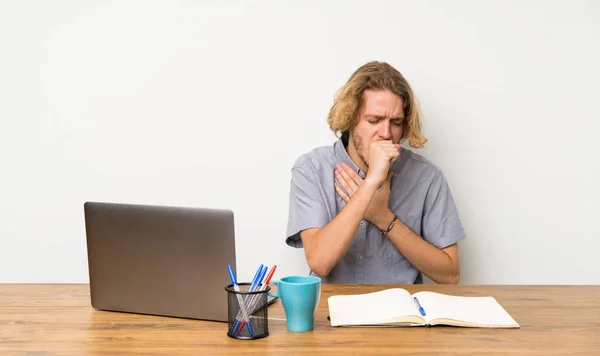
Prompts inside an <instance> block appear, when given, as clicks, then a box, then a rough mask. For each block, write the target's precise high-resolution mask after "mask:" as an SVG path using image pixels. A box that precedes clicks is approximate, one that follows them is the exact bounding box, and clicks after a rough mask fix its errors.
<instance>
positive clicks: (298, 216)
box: [285, 167, 333, 248]
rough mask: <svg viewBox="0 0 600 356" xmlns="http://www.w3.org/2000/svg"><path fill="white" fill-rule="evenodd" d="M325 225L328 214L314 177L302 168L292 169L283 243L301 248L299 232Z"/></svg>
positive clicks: (327, 221) (327, 220)
mask: <svg viewBox="0 0 600 356" xmlns="http://www.w3.org/2000/svg"><path fill="white" fill-rule="evenodd" d="M332 184H333V183H332ZM327 223H329V214H328V212H327V207H326V205H325V201H324V199H323V196H322V194H321V191H320V189H319V185H318V182H317V181H316V179H315V176H314V175H311V174H310V171H307V170H306V169H304V168H302V167H294V168H293V169H292V179H291V184H290V207H289V216H288V224H287V234H286V241H285V242H286V243H287V244H288V245H289V246H291V247H296V248H302V247H303V246H302V240H301V239H300V232H301V231H302V230H306V229H309V228H322V227H324V226H325V225H327Z"/></svg>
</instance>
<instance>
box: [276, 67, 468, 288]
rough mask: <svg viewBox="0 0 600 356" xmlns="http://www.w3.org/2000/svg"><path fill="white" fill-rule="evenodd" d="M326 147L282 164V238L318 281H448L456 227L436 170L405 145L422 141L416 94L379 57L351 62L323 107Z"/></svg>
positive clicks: (455, 263) (458, 233)
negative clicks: (354, 66)
mask: <svg viewBox="0 0 600 356" xmlns="http://www.w3.org/2000/svg"><path fill="white" fill-rule="evenodd" d="M328 123H329V126H330V128H331V129H332V130H333V131H334V132H336V133H341V138H340V139H339V140H338V141H337V142H335V143H334V145H333V146H328V147H320V148H316V149H314V150H312V151H311V152H308V153H306V154H304V155H302V156H301V157H300V158H299V159H298V160H297V161H296V162H295V164H294V166H293V168H292V180H291V189H290V211H289V221H288V231H287V239H286V243H287V244H288V245H289V246H292V247H296V248H302V247H304V250H305V254H306V261H307V263H308V265H309V267H310V269H311V274H313V275H317V276H319V277H321V278H322V279H323V282H324V283H347V284H378V283H388V284H408V283H422V275H423V274H425V275H426V276H427V277H429V278H430V279H431V280H433V281H434V282H436V283H458V281H459V278H460V265H459V257H458V245H457V242H458V241H460V240H462V239H464V238H465V237H466V236H465V234H464V231H463V228H462V225H461V222H460V219H459V216H458V213H457V210H456V207H455V205H454V201H453V198H452V195H451V193H450V189H449V187H448V185H447V182H446V180H445V179H444V176H443V174H442V172H441V171H440V170H439V169H438V168H436V167H435V166H434V165H432V164H431V163H430V162H429V161H427V160H426V159H424V158H423V157H422V156H420V155H418V154H416V153H414V152H412V151H410V150H405V149H400V143H401V142H403V141H405V140H407V141H408V143H409V145H410V146H411V147H413V148H421V147H423V145H424V144H425V143H426V141H427V140H426V139H425V137H423V135H422V133H421V119H420V115H419V109H418V107H417V101H416V99H415V96H414V94H413V91H412V89H411V87H410V86H409V84H408V83H407V81H406V80H405V78H404V77H403V76H402V74H400V72H398V71H397V70H396V69H395V68H393V67H392V66H390V65H389V64H387V63H381V62H370V63H367V64H365V65H363V66H362V67H360V68H359V69H358V70H357V71H356V72H355V73H354V74H352V76H351V77H350V78H349V80H348V81H347V82H346V84H345V86H344V87H343V88H341V90H340V91H339V92H338V95H337V97H336V99H335V102H334V104H333V106H332V108H331V110H330V112H329V116H328Z"/></svg>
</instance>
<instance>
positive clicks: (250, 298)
mask: <svg viewBox="0 0 600 356" xmlns="http://www.w3.org/2000/svg"><path fill="white" fill-rule="evenodd" d="M267 269H268V267H267V266H263V265H262V264H261V265H260V267H259V271H260V272H258V275H257V276H254V277H255V278H254V279H253V280H252V284H251V285H250V290H249V291H250V292H255V291H256V289H257V288H258V286H260V284H261V283H262V280H263V278H264V277H265V274H266V273H267ZM256 297H257V296H256V295H248V296H246V298H245V299H246V302H247V303H246V305H245V306H246V307H249V306H250V305H252V301H253V300H254V299H255V298H256ZM236 319H241V318H240V313H239V312H238V315H237V316H236ZM244 319H246V318H244ZM247 320H248V322H249V321H250V319H247ZM244 325H246V320H242V323H241V324H240V326H239V330H238V331H237V332H241V331H242V329H244ZM233 330H234V333H235V332H236V329H235V325H234V329H233Z"/></svg>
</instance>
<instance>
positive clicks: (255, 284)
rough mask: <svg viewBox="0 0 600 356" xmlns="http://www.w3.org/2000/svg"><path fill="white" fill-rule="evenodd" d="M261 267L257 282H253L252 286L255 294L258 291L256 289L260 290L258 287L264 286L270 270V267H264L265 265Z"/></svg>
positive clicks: (251, 289) (251, 288)
mask: <svg viewBox="0 0 600 356" xmlns="http://www.w3.org/2000/svg"><path fill="white" fill-rule="evenodd" d="M261 266H262V268H261V270H260V273H259V275H258V278H257V279H256V280H254V281H253V282H252V285H251V286H250V291H251V292H254V291H255V290H256V288H258V286H260V285H261V284H262V281H263V279H265V276H266V275H267V270H268V269H269V267H267V266H263V265H261Z"/></svg>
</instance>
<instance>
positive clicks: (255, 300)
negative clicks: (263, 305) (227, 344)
mask: <svg viewBox="0 0 600 356" xmlns="http://www.w3.org/2000/svg"><path fill="white" fill-rule="evenodd" d="M275 269H277V265H273V268H271V270H270V271H269V273H267V277H266V278H265V281H264V282H263V283H262V285H261V286H260V287H258V288H257V291H263V290H265V289H267V286H268V285H269V282H270V281H271V278H272V277H273V274H274V273H275ZM258 298H260V296H259V295H258V294H257V295H255V296H253V297H252V299H251V300H250V303H248V304H249V308H248V309H249V310H252V309H254V308H255V307H256V305H255V304H257V303H258ZM250 314H252V312H250ZM244 325H246V321H245V320H242V323H241V324H240V326H239V327H238V330H237V332H240V331H242V330H243V329H244Z"/></svg>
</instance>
